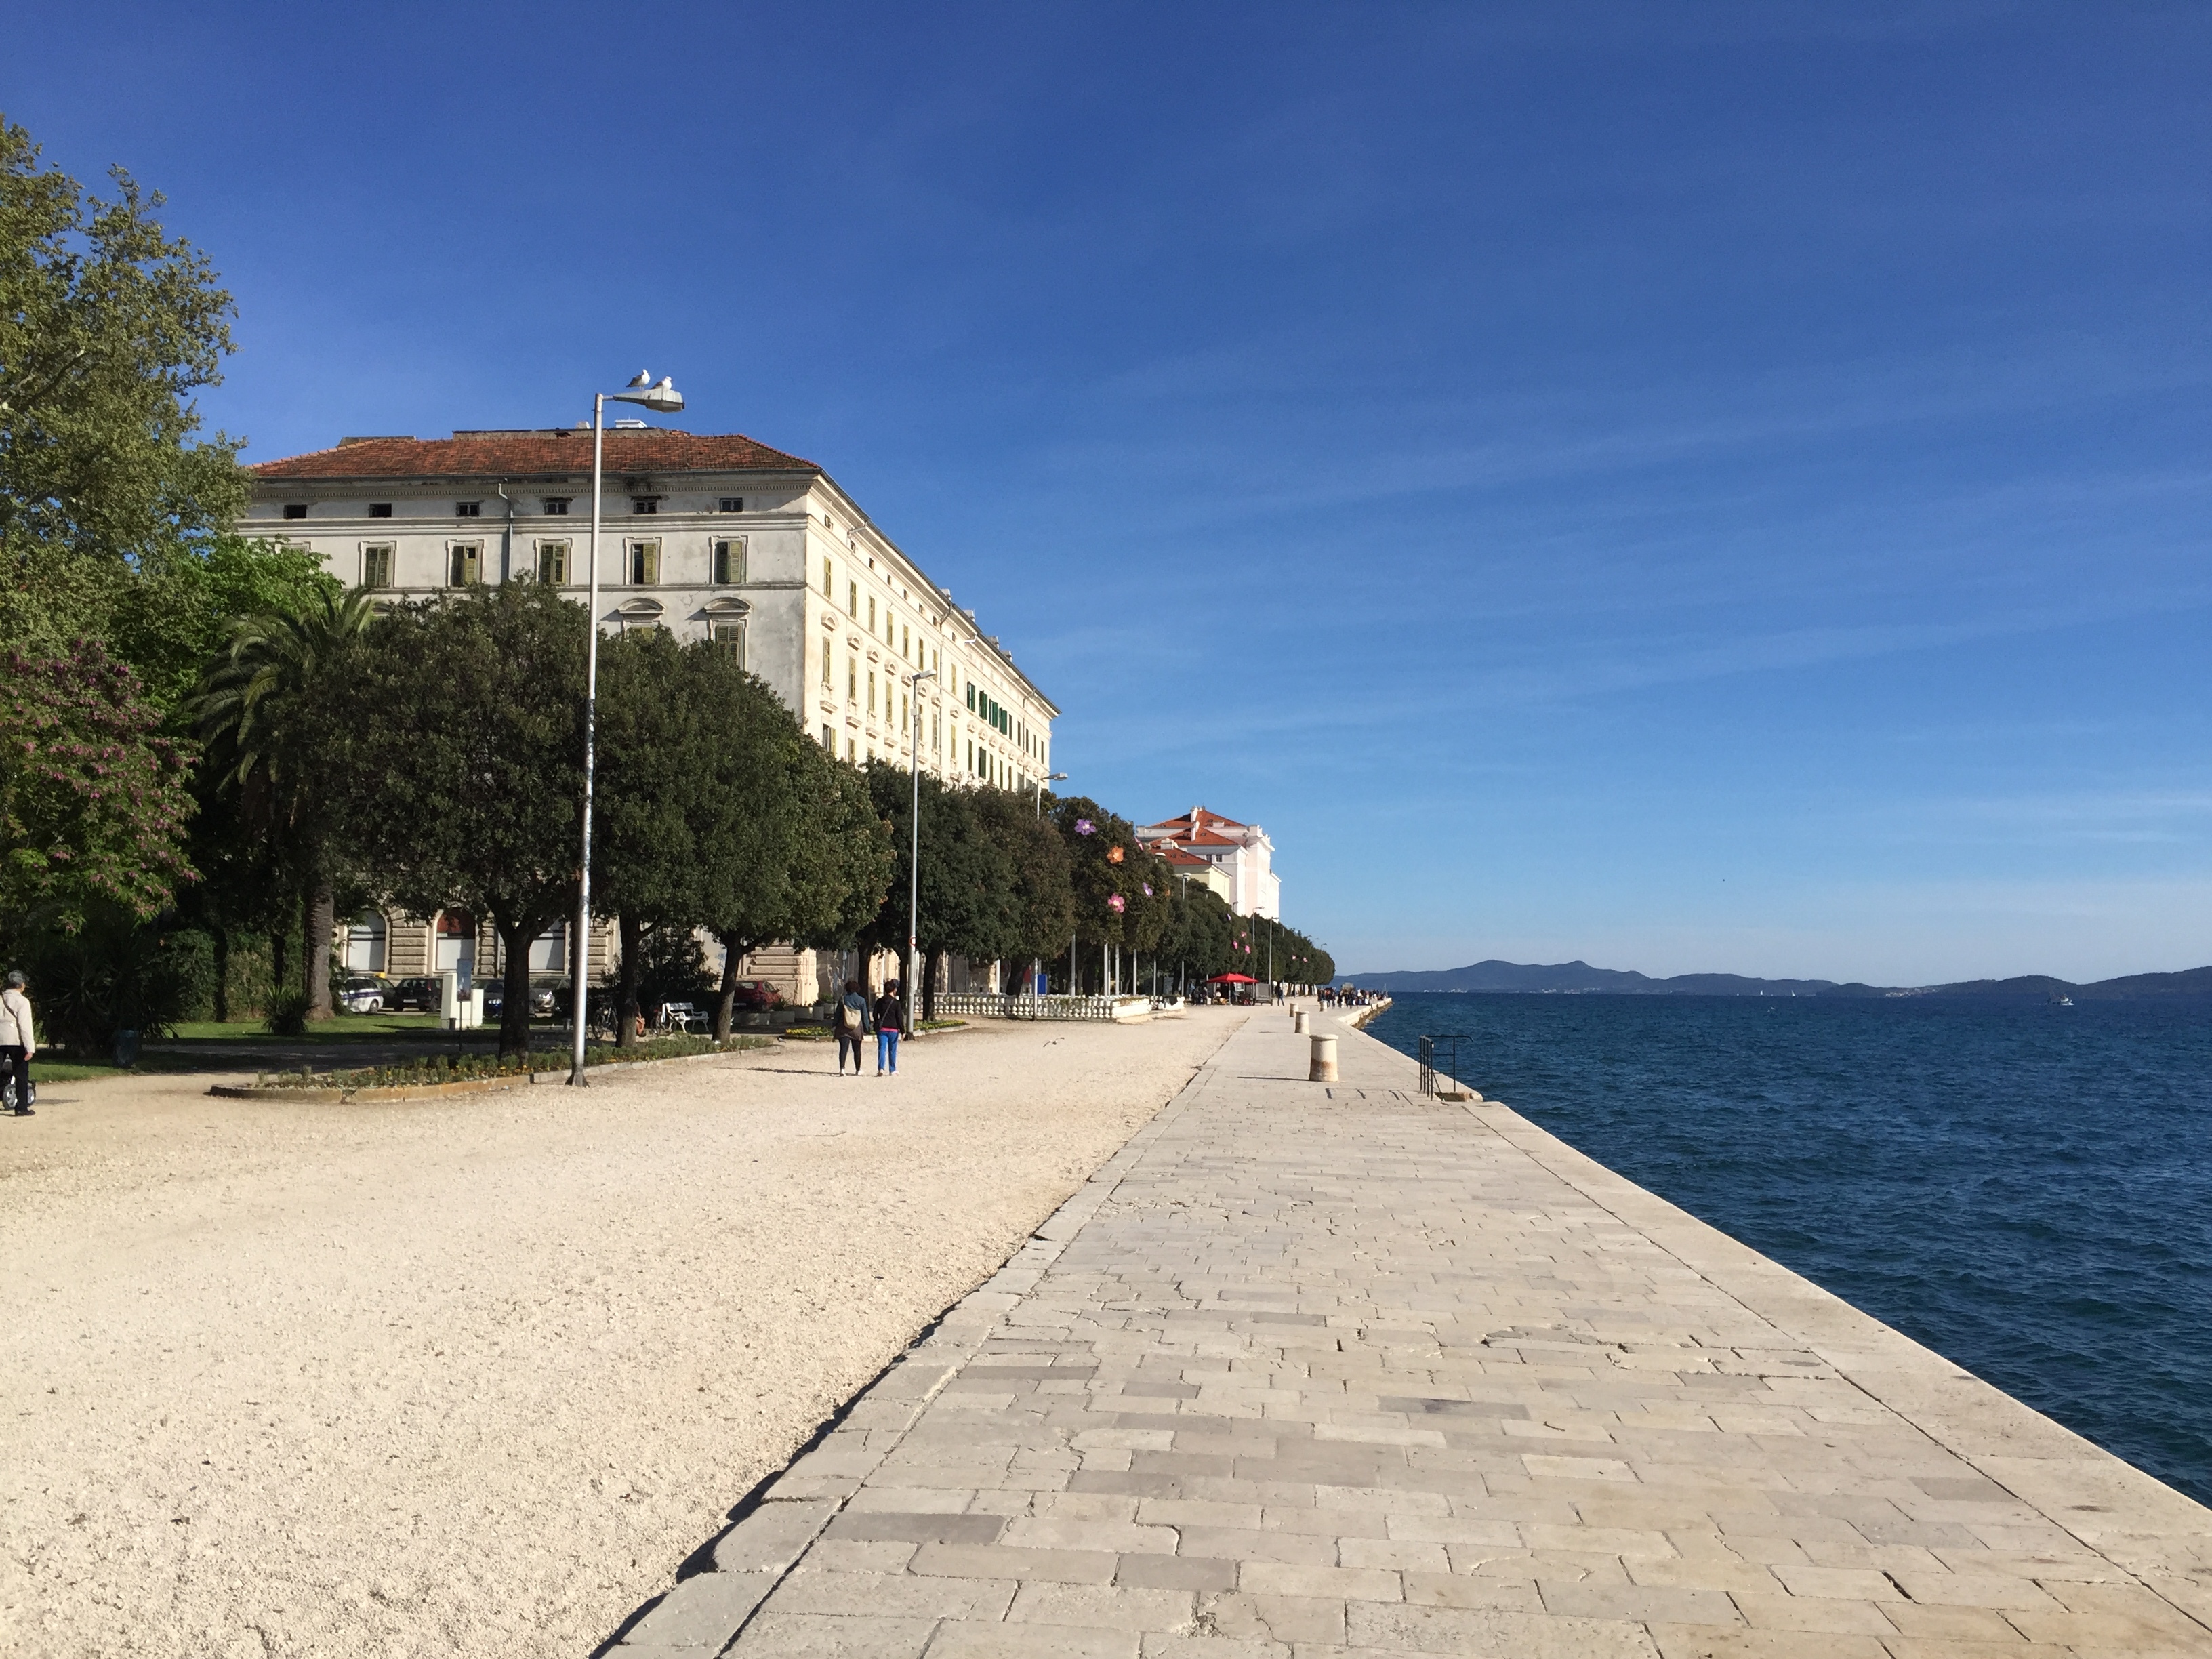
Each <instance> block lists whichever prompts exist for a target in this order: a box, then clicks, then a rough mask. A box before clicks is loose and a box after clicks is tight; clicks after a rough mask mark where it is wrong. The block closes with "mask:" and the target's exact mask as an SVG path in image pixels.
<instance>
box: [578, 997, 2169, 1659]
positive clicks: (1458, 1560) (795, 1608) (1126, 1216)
mask: <svg viewBox="0 0 2212 1659" xmlns="http://www.w3.org/2000/svg"><path fill="white" fill-rule="evenodd" d="M1289 1025H1290V1022H1289V1020H1288V1019H1287V1018H1285V1017H1283V1016H1282V1015H1281V1014H1279V1012H1275V1011H1273V1010H1268V1011H1263V1012H1259V1013H1257V1014H1255V1016H1254V1017H1253V1018H1252V1019H1251V1020H1250V1021H1249V1023H1248V1024H1246V1025H1245V1026H1244V1027H1243V1028H1242V1030H1239V1032H1238V1033H1237V1035H1235V1036H1232V1037H1231V1039H1230V1041H1229V1042H1228V1043H1227V1044H1226V1045H1225V1047H1224V1048H1222V1049H1221V1050H1220V1051H1219V1052H1218V1054H1217V1055H1216V1056H1215V1058H1214V1060H1213V1061H1212V1063H1211V1064H1209V1065H1208V1066H1206V1068H1204V1069H1203V1070H1202V1071H1201V1072H1200V1073H1199V1074H1198V1075H1197V1076H1196V1077H1195V1078H1194V1079H1193V1080H1192V1082H1191V1084H1190V1085H1189V1086H1188V1088H1187V1089H1186V1090H1185V1091H1183V1092H1182V1094H1181V1095H1180V1096H1178V1097H1176V1100H1175V1101H1174V1102H1173V1103H1171V1104H1170V1106H1169V1107H1168V1108H1167V1109H1166V1110H1164V1112H1162V1113H1161V1115H1159V1116H1158V1118H1156V1119H1155V1120H1154V1121H1152V1123H1151V1124H1150V1125H1148V1126H1147V1127H1146V1128H1145V1129H1144V1130H1142V1131H1140V1132H1139V1134H1138V1135H1137V1136H1136V1137H1135V1138H1134V1139H1133V1140H1132V1141H1131V1142H1130V1143H1129V1144H1128V1145H1127V1146H1126V1147H1124V1148H1123V1149H1122V1151H1121V1152H1120V1153H1119V1154H1117V1155H1116V1156H1115V1158H1114V1159H1113V1160H1112V1161H1111V1162H1110V1163H1109V1164H1107V1165H1106V1166H1105V1167H1104V1168H1103V1169H1102V1170H1100V1171H1099V1172H1098V1174H1097V1176H1095V1177H1094V1178H1093V1179H1092V1181H1091V1182H1090V1183H1089V1184H1088V1185H1087V1186H1086V1187H1085V1188H1083V1189H1082V1190H1081V1191H1080V1192H1079V1194H1077V1195H1076V1196H1075V1197H1074V1198H1073V1199H1071V1200H1069V1201H1068V1203H1067V1205H1066V1206H1065V1207H1064V1208H1063V1209H1062V1210H1061V1211H1060V1212H1059V1214H1057V1215H1056V1216H1055V1217H1054V1218H1053V1220H1052V1221H1051V1222H1049V1223H1048V1224H1047V1225H1046V1226H1044V1227H1043V1228H1042V1229H1040V1230H1039V1232H1038V1234H1037V1236H1036V1238H1034V1239H1033V1240H1032V1241H1031V1242H1030V1243H1029V1245H1028V1246H1026V1247H1025V1248H1024V1249H1023V1250H1022V1252H1021V1253H1020V1254H1019V1255H1017V1256H1016V1257H1015V1258H1014V1259H1013V1260H1012V1261H1010V1262H1009V1263H1008V1264H1007V1265H1006V1267H1005V1269H1004V1270H1002V1271H1001V1272H1000V1273H999V1274H998V1275H997V1276H996V1277H995V1278H994V1279H991V1280H990V1281H989V1282H988V1283H987V1284H986V1285H984V1286H983V1287H982V1288H981V1289H980V1290H978V1291H976V1292H975V1293H974V1294H973V1295H971V1296H969V1297H967V1298H966V1299H965V1300H964V1301H963V1302H962V1303H960V1304H958V1305H957V1307H956V1308H955V1309H954V1310H952V1311H951V1313H949V1314H948V1315H947V1316H946V1317H945V1320H944V1321H943V1322H941V1323H940V1324H939V1326H938V1327H937V1328H935V1329H934V1330H933V1332H932V1333H931V1334H929V1335H928V1336H927V1338H926V1339H925V1340H922V1341H921V1342H920V1343H918V1344H916V1345H915V1347H914V1348H913V1349H911V1350H910V1351H909V1352H908V1353H907V1354H906V1355H904V1356H903V1357H902V1359H901V1360H900V1362H899V1363H897V1364H895V1365H893V1366H892V1367H891V1368H890V1370H888V1371H886V1372H885V1373H884V1376H883V1377H882V1378H881V1379H880V1380H879V1381H878V1383H876V1384H875V1385H874V1386H873V1387H872V1388H871V1389H869V1390H868V1391H867V1392H866V1394H864V1395H862V1396H860V1399H859V1400H858V1401H856V1402H855V1403H854V1406H853V1407H852V1408H851V1410H850V1411H849V1413H848V1414H847V1415H846V1416H845V1417H844V1418H843V1419H842V1421H841V1422H840V1423H839V1424H838V1425H837V1426H836V1429H835V1431H833V1432H831V1433H829V1435H827V1436H826V1437H824V1438H823V1440H822V1441H821V1442H820V1443H818V1444H817V1446H816V1447H815V1448H814V1449H811V1450H809V1451H808V1452H806V1453H805V1454H804V1455H801V1456H800V1457H799V1459H798V1460H797V1462H794V1463H793V1466H792V1467H791V1468H789V1469H787V1471H785V1472H784V1473H783V1474H781V1475H780V1476H779V1477H777V1478H776V1479H775V1480H774V1481H773V1483H772V1484H771V1485H770V1486H769V1487H768V1488H767V1489H766V1492H765V1494H764V1500H763V1501H761V1502H759V1503H758V1504H756V1505H755V1506H753V1507H752V1508H751V1509H750V1512H749V1513H746V1514H744V1516H743V1517H742V1518H741V1519H740V1520H739V1521H738V1522H737V1523H736V1524H735V1525H733V1526H732V1528H731V1529H730V1530H729V1531H727V1532H726V1533H725V1534H723V1535H722V1536H721V1537H720V1538H719V1539H718V1540H716V1541H714V1544H713V1546H712V1554H711V1559H710V1558H709V1557H708V1555H707V1554H706V1553H704V1552H702V1554H701V1555H700V1556H698V1557H696V1558H695V1559H694V1563H693V1564H692V1565H697V1566H701V1567H704V1568H706V1569H707V1570H705V1571H696V1572H693V1573H691V1574H690V1576H689V1577H684V1578H682V1579H681V1580H680V1582H678V1584H677V1585H676V1587H675V1589H673V1590H672V1591H671V1593H670V1594H669V1595H667V1596H666V1597H665V1599H664V1600H662V1601H659V1602H658V1603H657V1604H655V1605H653V1606H652V1607H650V1608H649V1609H648V1610H647V1612H646V1613H644V1615H643V1616H642V1617H641V1618H639V1619H637V1620H633V1621H632V1623H631V1624H630V1625H629V1626H628V1627H626V1629H625V1631H624V1632H623V1634H622V1637H621V1639H620V1643H619V1645H617V1646H615V1647H613V1648H611V1650H609V1651H610V1652H611V1654H613V1655H616V1656H622V1655H629V1654H637V1655H640V1656H642V1655H645V1654H659V1655H671V1656H672V1655H677V1654H683V1655H691V1656H698V1659H704V1656H707V1655H710V1654H718V1653H722V1652H724V1651H728V1652H730V1653H732V1655H734V1656H736V1659H771V1656H798V1655H810V1656H829V1655H868V1656H877V1655H881V1656H900V1659H908V1656H923V1655H927V1656H928V1659H981V1656H1005V1659H1015V1656H1024V1659H1025V1656H1040V1659H1042V1656H1058V1655H1066V1656H1097V1659H1262V1656H1267V1659H1348V1656H1362V1659H1385V1656H1388V1659H1406V1656H1409V1655H1419V1654H1436V1655H1444V1654H1449V1655H1455V1656H1495V1659H1544V1656H1576V1659H1582V1656H1592V1659H1612V1656H1630V1655H1641V1656H1654V1655H1659V1656H1665V1659H1693V1656H1696V1659H1703V1656H1724V1655H1726V1656H1735V1655H1742V1656H1758V1655H1778V1656H1781V1655H1790V1656H1794V1655H1801V1654H1807V1655H1824V1656H1835V1659H1858V1656H1866V1659H1879V1656H1884V1655H1887V1656H1893V1659H1936V1656H1958V1659H1967V1656H1988V1659H1996V1656H2046V1659H2057V1656H2061V1655H2067V1654H2129V1655H2144V1654H2190V1655H2212V1630H2208V1622H2212V1511H2208V1510H2205V1509H2203V1508H2202V1507H2201V1506H2199V1505H2197V1504H2194V1503H2192V1502H2191V1501H2190V1500H2189V1499H2187V1498H2184V1497H2182V1496H2181V1495H2180V1494H2179V1493H2177V1492H2173V1491H2172V1490H2171V1489H2170V1488H2167V1487H2166V1486H2161V1485H2160V1484H2159V1483H2158V1482H2157V1481H2155V1480H2152V1479H2150V1478H2149V1477H2148V1476H2147V1475H2144V1474H2141V1473H2139V1472H2137V1471H2136V1470H2135V1469H2133V1468H2130V1467H2129V1466H2127V1465H2126V1464H2124V1463H2122V1462H2119V1461H2118V1459H2116V1458H2113V1457H2112V1456H2111V1455H2108V1454H2106V1453H2105V1452H2103V1451H2100V1450H2099V1449H2097V1448H2095V1447H2093V1446H2092V1445H2090V1444H2089V1443H2087V1442H2086V1441H2083V1440H2081V1439H2080V1438H2079V1437H2076V1436H2075V1435H2073V1434H2071V1433H2069V1431H2066V1430H2064V1429H2062V1428H2060V1427H2059V1426H2058V1425H2056V1424H2054V1423H2052V1422H2051V1421H2050V1420H2049V1419H2045V1418H2043V1417H2041V1416H2039V1415H2038V1414H2037V1413H2034V1412H2033V1411H2030V1410H2029V1409H2028V1408H2027V1407H2025V1406H2022V1405H2021V1404H2020V1403H2019V1402H2017V1401H2014V1400H2012V1399H2010V1398H2009V1397H2008V1396H2006V1395H2002V1394H2000V1393H1998V1392H1997V1391H1996V1390H1995V1389H1991V1388H1990V1387H1988V1386H1987V1385H1986V1384H1984V1383H1981V1382H1979V1381H1978V1380H1977V1379H1975V1378H1973V1377H1972V1376H1968V1375H1967V1374H1966V1373H1965V1372H1963V1371H1961V1370H1959V1368H1958V1367H1957V1366H1955V1365H1953V1364H1950V1363H1949V1362H1948V1361H1946V1360H1944V1359H1942V1358H1939V1357H1938V1356H1936V1355H1935V1354H1933V1353H1930V1352H1928V1351H1927V1350H1926V1349H1924V1348H1922V1347H1920V1346H1917V1344H1915V1343H1912V1342H1911V1341H1910V1340H1907V1339H1905V1337H1903V1336H1901V1335H1899V1334H1897V1333H1896V1332H1893V1331H1892V1330H1890V1329H1888V1328H1887V1327H1885V1326H1883V1325H1881V1324H1880V1323H1878V1322H1875V1320H1872V1319H1870V1318H1869V1317H1867V1316H1865V1315H1863V1314H1861V1313H1859V1312H1858V1311H1857V1310H1855V1309H1852V1308H1850V1306H1848V1305H1847V1304H1844V1303H1842V1302H1839V1301H1838V1300H1837V1299H1836V1298H1834V1297H1831V1296H1829V1295H1827V1293H1826V1292H1825V1291H1820V1290H1819V1289H1818V1288H1817V1287H1815V1286H1814V1285H1811V1284H1809V1283H1808V1282H1807V1281H1805V1280H1803V1279H1799V1278H1797V1277H1796V1275H1795V1274H1792V1273H1789V1272H1787V1271H1786V1270H1785V1269H1784V1268H1782V1267H1778V1266H1777V1265H1776V1264H1774V1263H1773V1262H1771V1261H1767V1260H1765V1258H1764V1257H1761V1256H1759V1255H1757V1254H1756V1253H1754V1252H1753V1251H1751V1250H1749V1249H1746V1248H1745V1247H1743V1246H1742V1245H1741V1244H1738V1243H1735V1241H1733V1240H1731V1239H1729V1238H1728V1237H1725V1236H1723V1235H1722V1234H1720V1233H1717V1232H1716V1231H1713V1230H1712V1229H1711V1228H1709V1227H1706V1226H1705V1225H1703V1224H1701V1223H1699V1222H1697V1221H1695V1220H1694V1219H1692V1218H1690V1217H1688V1216H1686V1215H1685V1214H1684V1213H1683V1212H1680V1211H1679V1210H1677V1209H1675V1208H1674V1206H1671V1205H1668V1204H1667V1203H1665V1202H1664V1201H1662V1200H1659V1199H1657V1198H1656V1197H1654V1196H1652V1195H1651V1194H1648V1193H1646V1192H1644V1191H1643V1190H1642V1189H1641V1188H1637V1187H1635V1186H1634V1185H1632V1183H1630V1182H1627V1181H1625V1180H1623V1179H1622V1178H1621V1177H1620V1176H1616V1175H1614V1174H1613V1173H1612V1172H1611V1171H1609V1170H1606V1169H1604V1168H1602V1167H1601V1166H1600V1165H1598V1164H1594V1163H1592V1162H1591V1161H1590V1160H1589V1159H1588V1158H1583V1157H1582V1156H1581V1155H1580V1154H1579V1153H1577V1152H1574V1151H1572V1150H1571V1148H1569V1147H1567V1146H1565V1145H1564V1144H1563V1143H1561V1142H1559V1141H1558V1140H1556V1139H1553V1138H1552V1137H1551V1136H1549V1135H1547V1134H1545V1133H1543V1132H1542V1131H1541V1130H1539V1129H1537V1128H1536V1127H1534V1126H1533V1125H1531V1124H1529V1123H1528V1122H1527V1121H1525V1120H1523V1119H1522V1118H1520V1117H1519V1116H1517V1115H1515V1114H1514V1113H1512V1112H1511V1111H1510V1110H1508V1109H1505V1108H1504V1107H1502V1106H1499V1105H1497V1104H1495V1103H1480V1104H1476V1105H1473V1106H1461V1105H1447V1104H1443V1103H1437V1102H1435V1101H1432V1100H1425V1099H1423V1098H1422V1097H1420V1096H1419V1095H1418V1094H1417V1093H1416V1092H1415V1091H1414V1085H1415V1071H1414V1067H1413V1062H1412V1061H1410V1060H1407V1059H1405V1058H1403V1057H1402V1056H1401V1055H1399V1054H1395V1053H1394V1052H1393V1051H1391V1050H1389V1049H1387V1048H1384V1047H1383V1045H1382V1044H1381V1043H1379V1042H1376V1041H1375V1040H1374V1039H1372V1038H1370V1037H1367V1036H1364V1035H1359V1034H1356V1033H1352V1032H1351V1031H1349V1030H1346V1032H1345V1035H1344V1036H1343V1037H1342V1039H1341V1041H1340V1050H1341V1065H1342V1071H1343V1078H1344V1080H1343V1081H1342V1082H1341V1083H1340V1084H1338V1085H1334V1086H1324V1085H1320V1084H1313V1083H1308V1082H1306V1081H1304V1075H1305V1051H1306V1045H1305V1042H1304V1039H1302V1038H1297V1037H1294V1036H1291V1034H1290V1031H1289ZM1338 1028H1339V1023H1338V1022H1334V1021H1332V1022H1330V1023H1329V1024H1328V1026H1325V1027H1323V1028H1322V1029H1338Z"/></svg>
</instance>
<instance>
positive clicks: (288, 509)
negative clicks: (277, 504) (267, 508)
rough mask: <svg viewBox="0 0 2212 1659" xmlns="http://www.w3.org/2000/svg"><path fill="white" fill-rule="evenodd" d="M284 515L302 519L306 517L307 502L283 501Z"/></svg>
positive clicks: (289, 517)
mask: <svg viewBox="0 0 2212 1659" xmlns="http://www.w3.org/2000/svg"><path fill="white" fill-rule="evenodd" d="M284 516H285V517H286V518H288V519H304V518H306V517H307V503H306V502H305V501H287V502H285V503H284Z"/></svg>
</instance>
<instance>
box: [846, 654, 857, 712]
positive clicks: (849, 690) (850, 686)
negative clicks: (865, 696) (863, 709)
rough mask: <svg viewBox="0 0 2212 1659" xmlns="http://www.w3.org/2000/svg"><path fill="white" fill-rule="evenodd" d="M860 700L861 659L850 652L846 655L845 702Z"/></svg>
mask: <svg viewBox="0 0 2212 1659" xmlns="http://www.w3.org/2000/svg"><path fill="white" fill-rule="evenodd" d="M845 701H846V702H860V659H859V658H857V657H855V656H854V655H853V654H852V653H850V652H848V653H846V655H845Z"/></svg>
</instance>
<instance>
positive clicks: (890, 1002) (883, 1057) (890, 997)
mask: <svg viewBox="0 0 2212 1659" xmlns="http://www.w3.org/2000/svg"><path fill="white" fill-rule="evenodd" d="M903 988H904V987H902V986H901V985H900V984H899V982H898V981H896V980H893V981H891V982H890V984H888V985H886V986H884V994H883V995H881V996H879V997H878V998H877V999H876V1075H877V1076H878V1077H883V1076H884V1075H886V1074H889V1075H890V1076H892V1077H896V1076H897V1075H898V1040H899V1033H900V1032H901V1031H902V1030H905V1029H906V1003H905V1001H904V1000H902V997H901V995H900V993H901V992H902V989H903Z"/></svg>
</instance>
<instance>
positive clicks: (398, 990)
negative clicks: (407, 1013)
mask: <svg viewBox="0 0 2212 1659" xmlns="http://www.w3.org/2000/svg"><path fill="white" fill-rule="evenodd" d="M384 1006H386V1008H387V1009H390V1010H391V1011H392V1012H394V1013H397V1012H399V1011H400V1010H401V1009H403V1008H420V1009H421V1010H422V1012H424V1013H426V1014H435V1013H436V1012H438V981H436V980H435V979H424V978H422V976H421V975H416V977H415V978H413V979H403V980H399V981H396V982H394V984H393V985H392V988H391V989H390V990H388V991H386V993H385V994H384Z"/></svg>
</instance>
